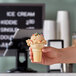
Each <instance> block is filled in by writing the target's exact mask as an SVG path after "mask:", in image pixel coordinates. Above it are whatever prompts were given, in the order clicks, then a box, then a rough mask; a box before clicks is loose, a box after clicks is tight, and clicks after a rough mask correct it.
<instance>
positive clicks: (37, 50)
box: [31, 44, 44, 62]
mask: <svg viewBox="0 0 76 76" xmlns="http://www.w3.org/2000/svg"><path fill="white" fill-rule="evenodd" d="M43 47H44V44H34V45H31V48H32V52H33V61H34V62H41V59H42V48H43Z"/></svg>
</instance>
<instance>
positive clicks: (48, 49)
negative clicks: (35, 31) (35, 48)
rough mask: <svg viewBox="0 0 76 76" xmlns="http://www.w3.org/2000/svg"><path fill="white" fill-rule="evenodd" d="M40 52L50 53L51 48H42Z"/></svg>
mask: <svg viewBox="0 0 76 76" xmlns="http://www.w3.org/2000/svg"><path fill="white" fill-rule="evenodd" d="M42 52H44V53H47V52H51V47H43V48H42Z"/></svg>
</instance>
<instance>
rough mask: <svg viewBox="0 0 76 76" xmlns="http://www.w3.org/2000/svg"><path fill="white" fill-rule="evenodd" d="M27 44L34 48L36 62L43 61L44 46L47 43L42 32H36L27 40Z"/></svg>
mask: <svg viewBox="0 0 76 76" xmlns="http://www.w3.org/2000/svg"><path fill="white" fill-rule="evenodd" d="M26 42H27V45H28V46H30V47H31V48H32V52H33V60H34V62H41V59H42V48H43V47H44V45H45V44H46V40H45V39H44V37H43V35H42V34H38V33H35V34H33V35H32V36H31V38H30V39H28V40H26Z"/></svg>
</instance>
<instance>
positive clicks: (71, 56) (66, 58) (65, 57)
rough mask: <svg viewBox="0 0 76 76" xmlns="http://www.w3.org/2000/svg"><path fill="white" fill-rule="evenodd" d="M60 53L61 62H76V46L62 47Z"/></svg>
mask: <svg viewBox="0 0 76 76" xmlns="http://www.w3.org/2000/svg"><path fill="white" fill-rule="evenodd" d="M58 54H59V63H76V47H68V48H63V49H60V51H58Z"/></svg>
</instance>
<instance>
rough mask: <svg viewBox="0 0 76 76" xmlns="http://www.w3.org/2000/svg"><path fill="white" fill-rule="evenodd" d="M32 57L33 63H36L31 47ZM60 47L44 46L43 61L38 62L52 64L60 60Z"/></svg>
mask: <svg viewBox="0 0 76 76" xmlns="http://www.w3.org/2000/svg"><path fill="white" fill-rule="evenodd" d="M29 49H30V52H29V53H30V59H31V62H32V63H36V62H34V61H33V52H32V48H31V47H30V48H29ZM59 51H60V49H56V48H52V47H44V48H42V61H41V62H38V63H40V64H44V65H51V64H55V63H59V62H60V55H59Z"/></svg>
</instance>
